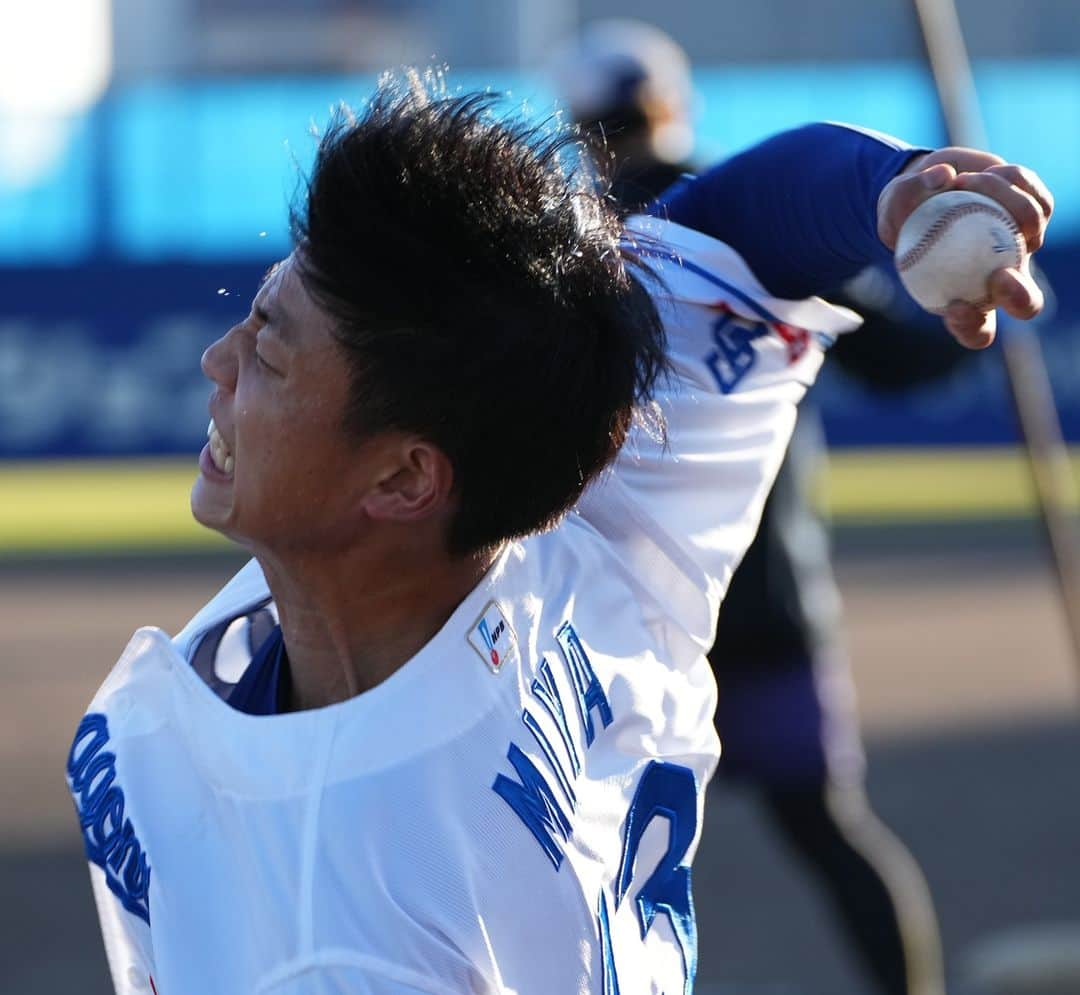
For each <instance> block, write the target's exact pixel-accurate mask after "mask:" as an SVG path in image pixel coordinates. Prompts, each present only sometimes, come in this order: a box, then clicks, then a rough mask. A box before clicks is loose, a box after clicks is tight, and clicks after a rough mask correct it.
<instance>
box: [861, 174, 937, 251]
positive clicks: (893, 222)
mask: <svg viewBox="0 0 1080 995" xmlns="http://www.w3.org/2000/svg"><path fill="white" fill-rule="evenodd" d="M955 179H956V170H955V169H954V168H953V167H952V166H951V165H950V164H949V163H945V162H939V163H935V164H934V165H932V166H928V167H926V168H925V169H920V170H918V171H917V172H914V173H901V174H900V175H899V176H897V177H896V178H895V179H893V180H891V181H890V182H889V183H888V184H887V185H886V187H885V189H884V190H882V191H881V197H880V199H879V200H878V237H879V238H880V239H881V241H882V242H884V243H885V245H886V246H888V247H889V248H890V249H895V248H896V238H897V236H898V235H899V234H900V228H901V227H902V226H903V224H904V222H905V221H907V219H908V218H909V217H910V215H911V212H912V211H914V210H915V208H917V207H918V206H919V205H920V204H921V203H922V202H923V201H925V200H928V199H929V198H930V197H933V196H934V194H938V193H941V192H942V191H943V190H948V189H949V187H951V186H952V185H953V182H954V181H955Z"/></svg>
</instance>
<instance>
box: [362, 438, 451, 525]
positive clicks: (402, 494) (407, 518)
mask: <svg viewBox="0 0 1080 995" xmlns="http://www.w3.org/2000/svg"><path fill="white" fill-rule="evenodd" d="M453 487H454V468H453V465H452V464H451V462H450V458H449V457H448V456H447V455H446V453H444V452H443V451H442V450H441V449H440V448H439V447H438V446H436V445H435V444H434V443H431V442H428V441H427V440H425V439H418V438H416V437H415V436H410V437H406V438H403V439H401V440H400V443H399V445H398V446H396V447H395V450H394V453H393V458H392V459H390V460H388V461H387V462H386V464H385V466H384V469H383V471H382V472H381V473H380V475H379V477H378V479H377V480H376V482H375V486H374V487H372V488H371V489H370V490H369V491H368V492H367V493H366V494H365V495H364V499H363V503H364V510H365V511H366V512H367V514H368V516H369V517H371V518H373V519H377V520H381V521H396V522H416V521H420V520H422V519H425V518H428V517H431V516H432V515H436V514H439V513H441V512H442V511H444V510H445V508H446V506H447V504H448V503H449V501H450V499H451V492H452V491H453Z"/></svg>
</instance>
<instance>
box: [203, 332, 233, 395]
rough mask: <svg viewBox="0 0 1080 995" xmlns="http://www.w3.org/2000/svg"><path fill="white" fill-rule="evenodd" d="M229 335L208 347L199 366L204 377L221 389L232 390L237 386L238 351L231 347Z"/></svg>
mask: <svg viewBox="0 0 1080 995" xmlns="http://www.w3.org/2000/svg"><path fill="white" fill-rule="evenodd" d="M229 339H230V336H229V334H225V335H223V336H222V337H221V338H220V339H218V340H217V341H216V342H214V343H212V344H211V345H209V346H207V348H206V351H205V352H204V353H203V354H202V360H201V361H200V363H199V365H200V366H201V367H202V371H203V374H204V376H206V378H207V379H208V380H212V381H213V382H214V383H216V384H217V385H218V386H220V387H226V388H230V389H231V388H232V387H234V386H235V384H236V371H237V359H236V351H235V350H234V349H232V348H231V347H230V344H229Z"/></svg>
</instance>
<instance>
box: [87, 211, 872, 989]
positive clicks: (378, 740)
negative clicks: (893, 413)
mask: <svg viewBox="0 0 1080 995" xmlns="http://www.w3.org/2000/svg"><path fill="white" fill-rule="evenodd" d="M631 231H633V232H635V233H636V234H637V235H638V236H640V237H642V239H643V240H652V239H655V240H657V241H656V242H652V241H649V242H648V244H649V245H650V250H649V258H650V262H651V263H652V264H653V266H654V268H655V269H656V270H657V271H658V272H659V274H660V276H661V277H662V279H663V281H664V283H665V284H666V286H665V288H664V289H663V290H662V291H658V296H657V301H658V306H659V307H660V309H661V314H662V317H663V318H664V321H665V325H666V329H667V333H668V336H669V346H670V353H671V358H672V361H673V363H674V369H675V376H674V377H672V378H671V380H670V382H667V383H666V384H665V385H664V387H663V389H662V391H661V392H660V394H659V395H658V402H659V404H660V406H661V408H662V410H663V414H664V416H665V418H666V421H667V440H666V441H664V440H662V439H659V438H656V437H654V436H653V435H652V434H650V432H649V431H648V430H646V428H644V427H640V428H638V429H636V430H635V432H634V434H633V435H632V438H631V439H630V441H629V442H628V443H627V445H626V446H625V448H624V451H623V453H622V455H621V456H620V458H619V460H618V463H617V465H616V467H615V468H614V469H613V470H612V471H610V472H608V473H606V474H605V475H604V476H603V477H602V478H601V479H600V480H598V481H597V482H596V483H595V484H594V485H593V486H591V487H590V489H589V490H588V492H587V493H586V495H585V496H584V498H583V499H582V501H581V502H580V504H579V506H578V508H577V509H576V511H575V512H574V513H572V514H571V515H570V516H569V517H568V518H567V519H566V520H565V521H564V522H563V523H562V524H561V525H560V526H559V527H558V528H556V529H554V530H553V531H550V532H547V533H544V534H541V535H535V536H532V537H530V538H528V539H526V540H524V541H522V542H515V543H511V544H509V545H508V546H507V547H506V548H505V549H504V550H503V551H502V553H501V555H500V556H499V557H498V560H497V562H496V563H495V564H494V566H493V567H492V568H491V569H490V571H489V572H488V574H487V575H486V576H485V578H484V579H483V581H482V582H481V583H480V585H479V586H478V587H477V588H476V589H475V590H474V591H473V592H472V593H471V594H470V595H469V596H468V597H467V598H466V599H465V600H464V601H463V602H462V603H461V605H460V606H459V607H458V608H457V610H456V611H455V612H454V613H453V615H452V616H451V618H450V620H449V621H448V622H447V623H446V625H445V626H444V627H443V628H442V630H441V631H440V632H439V633H438V634H437V635H436V636H435V637H434V638H433V639H432V640H431V641H430V642H429V643H428V644H427V645H426V646H425V647H424V648H423V649H422V650H421V651H420V652H419V653H418V654H417V655H416V656H415V657H413V658H412V659H411V660H409V661H408V662H407V663H405V664H404V666H402V667H401V668H400V669H399V670H398V671H397V672H395V673H394V674H393V676H391V677H390V678H389V679H387V680H386V681H384V682H383V683H382V684H380V685H378V686H377V687H375V688H373V689H372V690H370V691H367V692H365V693H364V694H361V695H359V696H357V697H355V698H352V699H350V700H348V701H344V702H342V703H340V704H336V705H332V706H329V707H326V708H320V709H314V710H311V711H304V712H298V713H290V714H281V715H270V716H252V715H248V714H244V713H242V712H240V711H237V710H236V709H234V708H231V707H230V706H229V705H228V704H227V703H226V702H224V701H223V700H222V699H221V698H220V697H219V696H218V695H217V694H216V693H215V692H214V690H212V688H211V687H210V686H208V684H207V683H206V682H205V681H204V680H203V679H202V678H201V677H200V676H199V674H198V673H196V671H195V669H194V668H193V667H192V665H191V660H192V658H193V655H194V654H195V653H196V651H197V650H198V648H199V646H200V643H201V641H202V640H203V638H204V637H205V635H206V633H208V632H210V631H217V632H220V631H221V626H222V625H223V624H228V623H229V621H230V620H232V619H242V618H243V617H244V616H246V615H247V614H248V613H250V612H251V611H252V610H253V608H255V607H256V606H259V605H262V604H265V603H266V602H267V600H268V599H269V597H270V593H269V591H268V589H267V586H266V582H265V580H264V578H263V576H262V573H261V572H260V570H259V568H258V566H257V565H256V564H255V563H251V564H249V565H248V566H247V567H245V568H244V569H243V570H241V571H240V573H239V574H238V575H237V576H236V577H235V578H234V579H233V580H232V581H231V582H230V583H229V584H228V585H227V586H226V587H225V588H224V589H223V590H222V591H221V592H220V593H219V594H218V595H217V597H215V598H214V599H213V600H212V601H211V602H210V603H209V604H208V605H207V606H206V607H205V608H204V609H203V610H202V611H201V612H200V613H199V614H198V615H197V616H196V617H195V618H194V619H193V620H192V621H191V623H190V624H189V625H188V626H187V627H186V628H185V629H184V630H183V631H182V632H181V633H180V634H179V635H178V636H176V637H175V638H173V639H170V638H169V637H168V636H167V635H165V634H164V633H163V632H161V631H160V630H158V629H152V628H146V629H140V630H139V631H138V632H137V633H136V634H135V636H134V637H133V639H132V640H131V642H130V644H129V645H128V647H127V649H126V650H125V652H124V654H123V656H122V657H121V659H120V661H119V663H118V664H117V665H116V668H115V669H114V670H113V672H112V674H111V675H110V676H109V678H108V679H107V680H106V682H105V684H104V685H103V687H102V688H101V690H100V691H99V692H98V694H97V696H96V697H95V698H94V701H93V703H92V705H91V706H90V711H89V713H88V714H87V715H86V717H85V718H84V719H83V721H82V724H81V725H80V726H79V729H78V732H77V733H76V736H75V741H74V744H73V746H72V749H71V755H70V758H69V763H68V777H69V782H70V785H71V789H72V793H73V795H74V798H75V804H76V808H77V810H78V813H79V817H80V824H81V827H82V831H83V835H84V838H85V843H86V849H87V854H88V856H89V859H90V865H91V866H90V869H91V876H92V878H93V885H94V890H95V894H96V898H97V904H98V909H99V912H100V916H101V923H102V928H103V931H104V934H105V941H106V946H107V950H108V957H109V963H110V966H111V970H112V974H113V980H114V982H115V985H116V988H117V991H118V992H121V993H143V992H147V991H150V990H151V986H152V987H153V990H154V991H156V993H157V995H193V993H199V995H211V993H222V995H239V993H249V992H251V993H256V992H257V993H265V995H300V993H304V995H329V993H349V995H412V993H419V992H424V993H432V995H434V993H438V995H461V993H465V992H469V993H485V995H486V993H496V992H498V993H511V992H512V993H518V995H572V993H586V992H588V993H596V995H601V993H603V995H614V993H622V995H636V993H645V992H649V993H661V992H663V993H667V995H680V993H688V992H689V991H690V988H691V984H692V981H693V976H694V969H695V964H696V959H697V937H696V930H695V925H694V907H693V902H692V899H691V889H690V862H691V860H692V858H693V856H694V851H695V849H696V848H697V843H698V837H699V833H700V830H701V823H702V810H703V805H704V797H705V786H706V784H707V782H708V780H709V778H710V776H711V774H712V771H713V767H714V765H715V763H716V760H717V757H718V755H719V746H718V742H717V739H716V735H715V732H714V730H713V724H712V718H713V708H714V703H715V687H714V683H713V678H712V674H711V671H710V669H709V667H708V664H707V662H706V660H705V658H704V655H703V654H704V652H705V651H706V649H707V648H708V647H709V645H710V643H711V641H712V636H713V627H714V624H715V619H716V614H717V609H718V607H719V603H720V599H721V596H722V594H723V591H724V589H725V587H726V585H727V582H728V579H729V578H730V576H731V573H732V571H733V569H734V567H735V566H736V564H737V563H738V561H739V559H740V557H741V556H742V554H743V552H744V551H745V549H746V547H747V546H748V544H749V542H750V540H751V537H752V536H753V533H754V530H755V527H756V523H757V520H758V517H759V514H760V511H761V506H762V504H763V502H764V498H765V495H766V492H767V490H768V487H769V485H770V482H771V480H772V478H773V475H774V473H775V471H776V469H777V467H778V465H779V462H780V460H781V457H782V455H783V450H784V446H785V444H786V441H787V439H788V435H789V433H790V431H791V427H792V424H793V422H794V419H795V405H796V402H797V401H798V400H799V398H800V396H801V395H802V393H803V391H804V388H805V385H807V384H808V383H809V382H810V381H811V380H812V379H813V377H814V375H815V373H816V371H817V369H818V367H819V365H820V362H821V356H822V346H823V344H827V342H828V341H829V340H830V339H831V337H832V336H833V335H834V334H836V333H838V332H841V331H845V330H847V329H849V328H852V327H854V326H855V325H856V324H857V323H858V319H857V318H856V317H855V316H854V315H852V314H851V313H850V312H846V311H842V310H840V309H836V308H832V307H830V306H829V305H827V304H825V303H824V302H822V301H820V300H817V299H812V300H807V301H801V302H791V301H781V300H774V299H771V298H769V297H768V295H767V294H766V293H765V292H764V290H763V289H762V288H761V286H760V285H759V284H758V283H757V281H756V280H755V279H754V278H753V276H752V275H751V274H750V272H749V271H748V269H747V268H746V266H745V264H744V263H743V262H742V261H741V260H740V259H739V257H738V256H737V255H736V254H735V253H734V252H733V251H732V250H731V249H730V248H728V247H727V246H725V245H723V244H721V243H719V242H716V241H714V240H712V239H710V238H707V237H705V236H703V235H700V234H698V233H696V232H692V231H690V230H688V229H685V228H680V227H678V226H676V225H671V224H667V223H664V222H660V221H657V220H655V219H634V221H633V222H632V224H631ZM639 244H644V242H642V243H639ZM509 458H512V454H509ZM211 683H212V682H211Z"/></svg>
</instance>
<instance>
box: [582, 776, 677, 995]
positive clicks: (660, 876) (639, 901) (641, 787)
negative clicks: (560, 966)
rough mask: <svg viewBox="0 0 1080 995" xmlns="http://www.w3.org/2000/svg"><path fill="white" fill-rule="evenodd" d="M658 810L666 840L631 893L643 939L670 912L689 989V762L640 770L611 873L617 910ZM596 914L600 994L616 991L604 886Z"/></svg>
mask: <svg viewBox="0 0 1080 995" xmlns="http://www.w3.org/2000/svg"><path fill="white" fill-rule="evenodd" d="M657 816H664V817H665V818H666V819H667V821H668V827H669V828H668V846H667V850H666V851H665V852H664V855H663V856H662V857H661V858H660V862H659V863H658V864H657V865H656V869H655V870H654V871H653V872H652V874H650V875H649V877H648V878H647V879H646V880H645V883H644V884H642V886H641V887H640V888H639V889H638V890H637V893H636V895H635V898H634V900H635V903H636V905H637V915H638V921H639V923H640V926H641V938H642V940H644V939H645V937H646V935H647V934H648V932H649V929H650V928H651V926H652V924H653V920H655V919H656V916H657V914H659V913H663V914H664V915H666V916H667V917H668V919H669V920H670V922H671V927H672V929H673V930H674V931H675V939H676V940H677V941H678V944H679V948H680V950H681V951H682V959H683V972H684V977H685V982H684V985H683V993H684V995H690V992H691V990H692V989H693V987H694V974H695V971H696V970H697V925H696V923H695V922H694V902H693V899H692V898H691V896H690V868H689V867H688V866H687V865H686V864H684V863H683V862H682V861H683V858H684V857H685V856H686V851H687V850H689V849H690V844H691V843H692V842H693V841H694V836H695V834H696V833H697V784H696V782H695V780H694V772H693V771H692V770H690V769H689V768H688V767H682V766H680V765H679V764H670V763H662V762H661V761H659V760H653V761H652V762H651V763H650V764H649V766H648V767H646V768H645V773H644V774H642V775H641V780H640V781H639V782H638V786H637V791H635V792H634V800H633V801H632V802H631V803H630V809H629V811H627V813H626V829H625V833H624V836H623V852H622V860H621V862H620V864H619V874H618V876H617V877H616V879H615V889H614V890H615V911H618V909H619V906H620V905H622V902H623V899H624V898H625V897H626V896H627V894H628V893H629V891H630V882H631V881H632V880H633V877H634V863H635V861H636V859H637V852H638V847H639V846H640V845H641V839H642V837H643V836H644V835H645V830H646V829H647V828H648V826H649V824H650V823H651V822H652V821H653V819H655V818H656V817H657ZM597 914H598V919H599V924H600V940H601V947H602V956H603V961H604V963H603V968H604V995H619V979H618V976H617V974H616V972H615V959H614V953H613V951H612V947H611V926H610V921H609V918H608V909H607V899H606V897H605V896H604V893H603V892H601V893H600V905H599V909H598V910H597Z"/></svg>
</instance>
